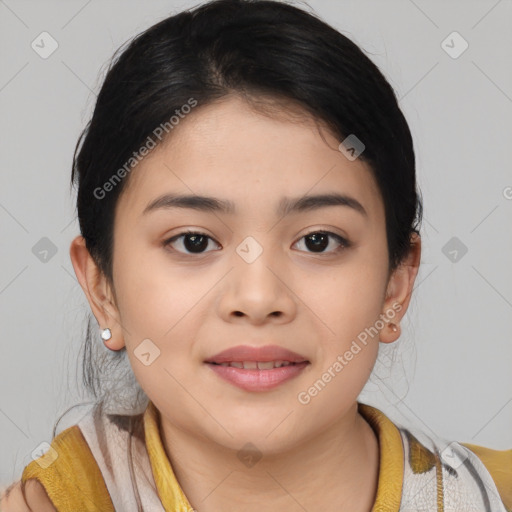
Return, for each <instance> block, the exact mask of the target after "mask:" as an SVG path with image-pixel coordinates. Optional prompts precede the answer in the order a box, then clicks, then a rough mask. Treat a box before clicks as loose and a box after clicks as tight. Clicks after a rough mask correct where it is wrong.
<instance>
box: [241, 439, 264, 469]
mask: <svg viewBox="0 0 512 512" xmlns="http://www.w3.org/2000/svg"><path fill="white" fill-rule="evenodd" d="M236 456H237V457H238V458H239V460H240V462H242V464H244V465H245V466H247V467H248V468H252V467H253V466H254V465H255V464H256V463H257V462H259V460H260V459H261V457H263V455H262V453H261V452H260V451H259V450H258V448H256V446H254V445H253V444H252V443H246V444H245V445H244V446H243V447H242V448H241V449H240V450H239V451H238V453H237V454H236Z"/></svg>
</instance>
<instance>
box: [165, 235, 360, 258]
mask: <svg viewBox="0 0 512 512" xmlns="http://www.w3.org/2000/svg"><path fill="white" fill-rule="evenodd" d="M314 234H322V235H328V236H329V237H332V238H334V239H335V240H336V241H337V242H338V243H339V244H340V247H339V248H338V249H335V250H334V251H328V252H318V253H315V252H310V254H320V255H322V254H332V253H338V252H340V251H342V250H345V249H348V248H349V247H351V246H352V243H351V242H350V241H349V240H347V239H346V238H343V237H342V236H340V235H337V234H336V233H332V232H331V231H326V230H321V229H320V230H314V231H310V232H309V233H306V234H305V235H303V236H302V237H301V238H300V239H299V240H302V239H303V238H307V237H308V236H311V235H314ZM187 235H200V236H204V237H206V238H209V239H210V240H214V239H213V238H212V237H210V236H208V235H207V234H206V233H202V232H200V231H193V230H187V231H183V232H182V233H180V234H179V235H175V236H173V237H171V238H169V239H167V240H165V241H164V242H163V243H162V245H163V246H164V247H166V248H167V247H168V246H170V245H171V243H173V242H174V241H176V240H178V239H179V238H182V237H184V236H187ZM214 241H215V240H214ZM215 243H217V242H215ZM217 244H218V243H217ZM218 245H219V244H218ZM171 250H173V251H174V252H178V253H179V254H181V255H191V256H192V255H196V256H200V255H202V254H206V253H207V252H211V251H205V252H202V253H190V252H181V251H176V250H175V249H171Z"/></svg>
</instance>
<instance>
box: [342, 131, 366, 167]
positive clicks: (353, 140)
mask: <svg viewBox="0 0 512 512" xmlns="http://www.w3.org/2000/svg"><path fill="white" fill-rule="evenodd" d="M365 147H366V146H365V145H364V144H363V142H362V141H361V140H360V139H359V138H357V137H356V135H354V134H353V133H351V134H350V135H349V136H348V137H346V138H345V139H343V140H342V141H341V142H340V145H339V146H338V149H339V150H340V151H341V152H342V153H343V154H344V155H345V156H346V157H347V158H348V159H349V160H350V161H354V160H355V159H356V158H357V157H358V156H359V155H360V154H361V153H362V152H363V151H364V149H365Z"/></svg>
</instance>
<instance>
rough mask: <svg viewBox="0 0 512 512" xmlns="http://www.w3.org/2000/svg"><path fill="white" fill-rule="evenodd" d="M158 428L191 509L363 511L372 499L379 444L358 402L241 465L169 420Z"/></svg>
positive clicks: (228, 453)
mask: <svg viewBox="0 0 512 512" xmlns="http://www.w3.org/2000/svg"><path fill="white" fill-rule="evenodd" d="M161 421H162V420H161ZM160 430H161V436H162V443H163V445H164V448H165V450H166V452H167V456H168V458H169V460H170V461H171V465H172V468H173V471H174V473H175V475H176V478H177V479H178V482H179V484H180V486H181V488H182V490H183V492H184V493H185V495H186V496H187V498H188V500H189V502H190V504H191V505H192V506H193V507H194V508H195V509H196V510H197V511H198V512H210V511H218V510H222V511H225V512H230V511H237V512H238V511H240V510H244V511H247V512H252V511H255V512H256V511H258V512H266V511H269V512H270V511H275V510H287V511H291V512H295V511H297V512H299V511H300V512H304V510H322V511H325V512H329V511H333V512H334V511H336V512H339V511H340V510H350V512H369V511H370V510H371V509H372V505H373V504H374V502H375V497H376V493H377V484H378V470H379V445H378V440H377V437H376V435H375V433H374V432H373V429H372V428H371V426H370V425H369V424H368V423H367V422H366V420H365V419H364V418H363V417H362V416H361V415H360V414H359V413H358V411H357V403H355V404H354V406H353V407H352V408H351V409H350V411H349V412H347V414H346V415H345V416H344V417H343V418H341V419H340V420H338V421H337V422H335V423H333V424H331V425H329V426H328V427H327V428H326V429H325V430H323V431H322V432H320V433H319V434H318V435H317V436H316V437H315V438H311V439H306V440H304V441H303V442H301V443H300V444H296V445H294V446H293V447H292V448H290V449H289V450H288V451H286V452H279V453H275V454H267V453H264V454H261V455H262V457H261V458H260V459H259V460H257V458H253V459H250V458H247V459H245V460H246V463H245V464H242V463H241V461H240V459H239V456H240V452H239V451H237V450H231V449H227V448H226V447H224V446H220V445H218V444H215V443H212V442H211V440H207V439H205V438H202V437H198V436H197V435H191V434H190V433H188V432H184V431H183V430H181V429H178V428H176V426H175V425H173V424H170V423H169V422H161V426H160Z"/></svg>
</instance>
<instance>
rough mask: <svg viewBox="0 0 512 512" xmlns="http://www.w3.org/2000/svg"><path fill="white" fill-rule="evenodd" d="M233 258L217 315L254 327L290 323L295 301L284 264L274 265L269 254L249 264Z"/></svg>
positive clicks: (274, 260) (289, 276)
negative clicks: (269, 322) (265, 324)
mask: <svg viewBox="0 0 512 512" xmlns="http://www.w3.org/2000/svg"><path fill="white" fill-rule="evenodd" d="M236 258H238V256H236V257H235V259H234V267H233V268H232V270H231V271H230V272H229V274H228V275H227V276H226V279H225V282H224V284H223V286H222V287H221V288H220V289H221V297H220V299H219V301H218V307H219V315H220V316H221V317H222V318H223V319H224V320H225V321H227V322H249V323H251V324H254V325H260V324H263V323H265V322H268V321H272V322H274V323H275V322H277V323H286V322H290V321H291V320H292V319H293V318H294V317H295V315H296V310H297V303H296V300H297V298H296V296H295V294H294V293H293V291H292V290H293V283H292V282H291V281H292V277H291V275H290V273H289V272H288V271H287V270H286V268H285V264H284V263H283V264H281V263H279V262H278V261H276V258H275V256H273V255H272V254H271V253H270V251H268V253H267V254H266V252H265V251H263V252H262V254H261V255H260V256H259V257H258V258H256V259H255V260H254V261H252V262H250V263H248V262H247V261H245V260H244V259H243V258H238V260H237V259H236ZM272 260H273V263H272Z"/></svg>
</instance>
